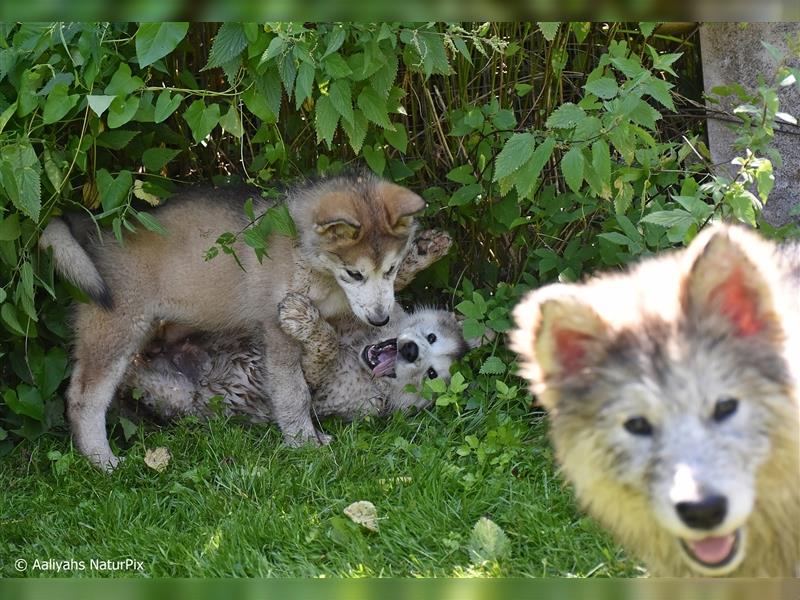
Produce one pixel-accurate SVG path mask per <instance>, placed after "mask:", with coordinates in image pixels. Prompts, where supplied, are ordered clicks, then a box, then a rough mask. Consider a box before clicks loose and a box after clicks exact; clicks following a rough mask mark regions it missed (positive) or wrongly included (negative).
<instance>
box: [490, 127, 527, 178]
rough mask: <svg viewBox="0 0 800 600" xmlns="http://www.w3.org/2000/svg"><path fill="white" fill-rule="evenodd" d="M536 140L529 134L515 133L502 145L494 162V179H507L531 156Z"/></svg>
mask: <svg viewBox="0 0 800 600" xmlns="http://www.w3.org/2000/svg"><path fill="white" fill-rule="evenodd" d="M535 145H536V138H535V137H534V136H533V134H531V133H515V134H514V135H512V136H511V137H510V138H509V139H508V141H507V142H506V143H505V144H504V145H503V149H502V150H501V151H500V154H498V155H497V160H496V161H495V170H494V179H493V181H498V180H500V179H502V178H504V177H508V176H509V175H511V174H512V173H513V172H514V171H516V170H517V169H519V168H520V167H521V166H522V165H524V164H525V163H526V162H527V161H528V159H530V158H531V156H533V151H534V148H535Z"/></svg>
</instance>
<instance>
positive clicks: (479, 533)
mask: <svg viewBox="0 0 800 600" xmlns="http://www.w3.org/2000/svg"><path fill="white" fill-rule="evenodd" d="M510 549H511V543H510V542H509V541H508V536H507V535H506V533H505V531H503V529H502V528H501V527H500V526H499V525H498V524H497V523H495V522H494V521H492V520H491V519H487V518H486V517H481V518H480V519H478V522H477V523H475V527H473V528H472V535H471V536H470V540H469V557H470V560H471V561H472V563H473V564H476V565H479V564H481V563H484V562H487V561H495V560H499V559H501V558H503V557H504V556H506V555H507V554H508V552H509V550H510Z"/></svg>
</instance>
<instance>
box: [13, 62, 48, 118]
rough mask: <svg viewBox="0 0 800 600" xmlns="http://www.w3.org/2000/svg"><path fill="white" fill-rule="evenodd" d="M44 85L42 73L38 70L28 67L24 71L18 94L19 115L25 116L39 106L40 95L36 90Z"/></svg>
mask: <svg viewBox="0 0 800 600" xmlns="http://www.w3.org/2000/svg"><path fill="white" fill-rule="evenodd" d="M41 85H42V75H41V74H40V73H38V72H36V71H32V70H30V69H26V70H25V71H23V73H22V77H21V78H20V84H19V93H18V94H17V102H16V104H17V116H18V117H24V116H26V115H28V114H30V113H31V112H33V109H35V108H36V107H37V106H39V97H38V96H37V95H36V90H38V89H39V86H41Z"/></svg>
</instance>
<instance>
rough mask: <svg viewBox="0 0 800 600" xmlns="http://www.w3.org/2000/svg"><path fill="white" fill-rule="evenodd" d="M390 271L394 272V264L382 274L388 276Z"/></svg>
mask: <svg viewBox="0 0 800 600" xmlns="http://www.w3.org/2000/svg"><path fill="white" fill-rule="evenodd" d="M392 273H394V265H393V266H392V268H391V269H389V270H388V271H386V273H384V274H383V276H384V277H389V275H391V274H392Z"/></svg>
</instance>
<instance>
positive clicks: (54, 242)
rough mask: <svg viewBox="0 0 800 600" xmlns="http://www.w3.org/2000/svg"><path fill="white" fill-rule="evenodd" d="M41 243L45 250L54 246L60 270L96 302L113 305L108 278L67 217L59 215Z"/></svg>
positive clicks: (108, 308)
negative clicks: (72, 228) (71, 227)
mask: <svg viewBox="0 0 800 600" xmlns="http://www.w3.org/2000/svg"><path fill="white" fill-rule="evenodd" d="M39 247H40V248H41V249H42V250H46V249H47V248H52V249H53V261H54V262H55V265H56V270H57V271H58V272H59V273H60V274H61V275H62V276H63V277H65V278H66V279H67V280H69V281H70V282H71V283H72V284H74V285H75V286H77V287H78V288H80V289H81V290H83V291H84V292H85V293H86V294H87V295H88V296H89V298H91V300H92V302H94V303H95V304H97V305H99V306H102V307H103V308H105V309H106V310H111V309H112V308H113V306H114V303H113V301H112V299H111V291H110V290H109V289H108V286H107V285H106V282H105V281H104V280H103V277H102V276H101V275H100V272H99V271H98V270H97V267H96V266H95V264H94V261H92V259H91V257H90V256H89V254H88V252H86V250H85V249H84V247H83V246H81V244H80V242H79V241H78V240H77V239H76V238H75V236H74V235H73V233H72V230H71V229H70V227H69V225H67V223H66V222H65V221H64V220H63V219H60V218H58V217H56V218H55V219H53V220H52V221H50V223H49V224H48V225H47V227H45V229H44V231H43V232H42V235H41V236H40V237H39Z"/></svg>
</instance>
